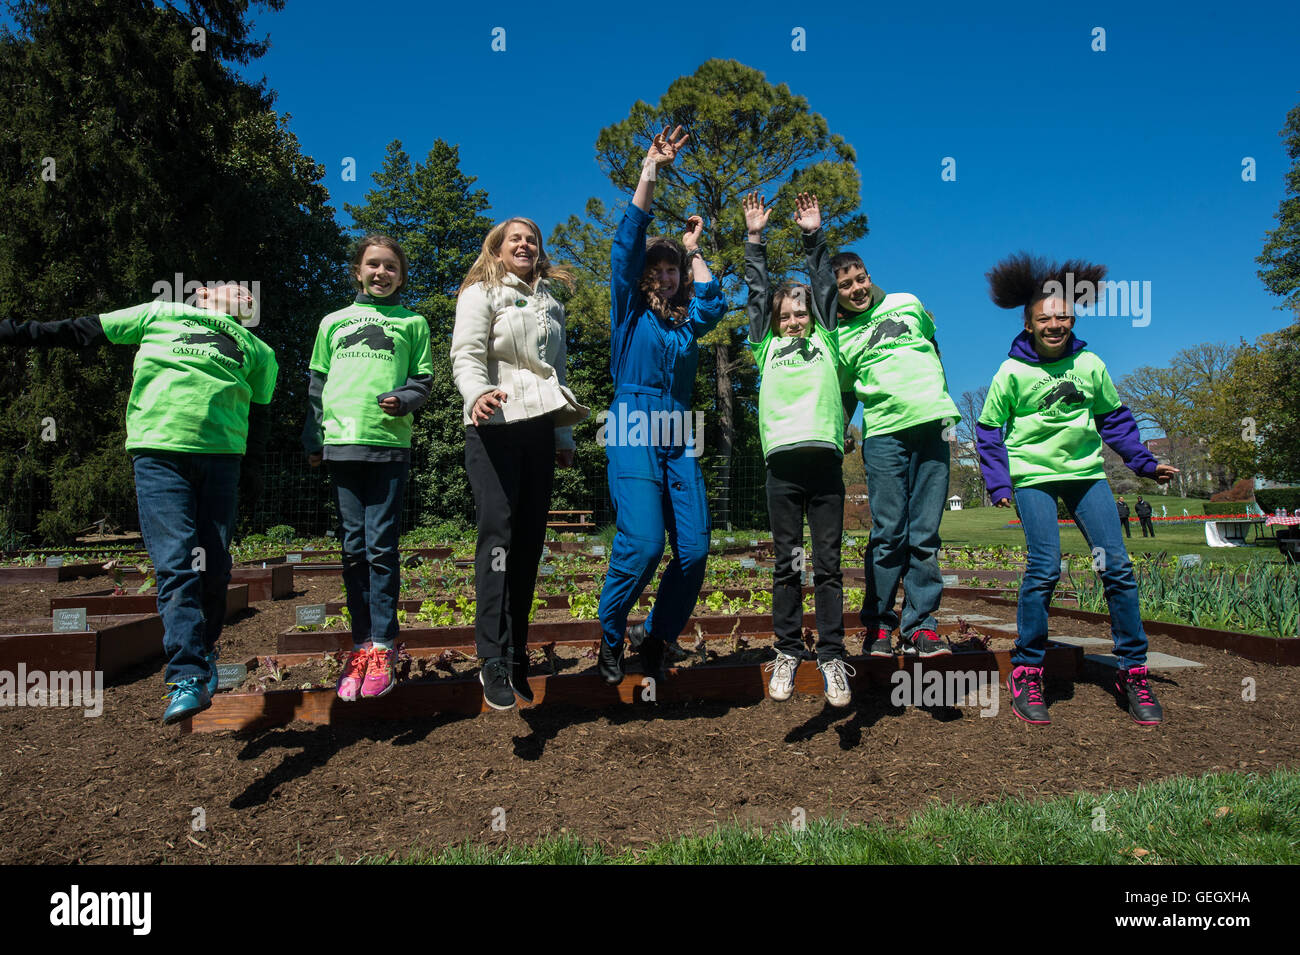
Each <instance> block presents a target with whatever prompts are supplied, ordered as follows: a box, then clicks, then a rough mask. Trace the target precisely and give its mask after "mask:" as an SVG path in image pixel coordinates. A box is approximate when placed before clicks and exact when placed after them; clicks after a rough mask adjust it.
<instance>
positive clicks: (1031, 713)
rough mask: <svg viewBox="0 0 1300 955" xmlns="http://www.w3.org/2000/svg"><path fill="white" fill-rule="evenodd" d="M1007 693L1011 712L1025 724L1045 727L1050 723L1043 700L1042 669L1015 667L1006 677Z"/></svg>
mask: <svg viewBox="0 0 1300 955" xmlns="http://www.w3.org/2000/svg"><path fill="white" fill-rule="evenodd" d="M1007 692H1008V693H1010V694H1011V712H1012V713H1015V714H1016V716H1018V717H1020V718H1021V719H1022V720H1024V721H1025V722H1026V723H1032V724H1033V725H1035V726H1047V725H1048V724H1049V723H1051V722H1052V721H1051V720H1050V719H1049V718H1048V716H1047V703H1046V702H1045V700H1044V698H1043V668H1042V667H1016V668H1015V669H1014V670H1012V671H1011V675H1010V676H1008V677H1007Z"/></svg>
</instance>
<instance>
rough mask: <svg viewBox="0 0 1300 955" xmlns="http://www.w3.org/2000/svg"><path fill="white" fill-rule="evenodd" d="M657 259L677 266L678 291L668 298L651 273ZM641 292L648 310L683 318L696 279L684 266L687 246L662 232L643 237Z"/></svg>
mask: <svg viewBox="0 0 1300 955" xmlns="http://www.w3.org/2000/svg"><path fill="white" fill-rule="evenodd" d="M660 262H671V263H672V264H673V265H676V266H677V292H676V294H675V295H673V297H672V298H671V299H665V298H664V297H663V295H661V294H660V292H659V283H658V282H657V281H656V280H655V277H654V271H653V269H654V267H655V266H656V265H658V264H659V263H660ZM641 294H642V295H644V296H645V300H646V304H647V305H648V306H649V307H650V311H652V312H654V313H655V314H656V315H658V316H659V317H660V318H671V319H673V320H675V321H679V322H680V321H682V320H683V319H684V318H686V314H687V312H688V311H689V309H690V304H691V298H692V297H693V296H694V295H695V279H694V277H693V276H692V273H691V272H690V270H689V269H687V268H686V247H685V246H683V245H682V244H681V243H680V242H678V241H677V240H676V239H670V238H668V237H667V236H663V235H656V236H651V237H650V238H648V239H646V242H645V270H644V271H643V272H642V273H641Z"/></svg>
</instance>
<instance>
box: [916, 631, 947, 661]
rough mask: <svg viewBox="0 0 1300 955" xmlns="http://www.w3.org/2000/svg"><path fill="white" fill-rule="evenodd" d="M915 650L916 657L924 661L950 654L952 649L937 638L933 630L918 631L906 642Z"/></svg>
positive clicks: (941, 639)
mask: <svg viewBox="0 0 1300 955" xmlns="http://www.w3.org/2000/svg"><path fill="white" fill-rule="evenodd" d="M907 642H908V643H910V644H911V645H912V647H913V649H915V650H916V655H917V656H919V657H921V659H925V658H926V657H942V656H946V655H947V654H950V653H952V647H950V646H948V641H947V640H945V639H944V638H943V637H941V636H939V635H938V634H937V633H935V632H934V631H933V630H918V631H916V633H914V634H912V636H911V637H910V638H909V639H908V640H907Z"/></svg>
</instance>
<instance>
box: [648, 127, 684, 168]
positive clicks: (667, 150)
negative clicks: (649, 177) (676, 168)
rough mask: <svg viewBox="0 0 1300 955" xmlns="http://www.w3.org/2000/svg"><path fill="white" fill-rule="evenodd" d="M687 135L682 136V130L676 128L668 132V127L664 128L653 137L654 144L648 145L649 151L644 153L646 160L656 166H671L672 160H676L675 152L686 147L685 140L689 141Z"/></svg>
mask: <svg viewBox="0 0 1300 955" xmlns="http://www.w3.org/2000/svg"><path fill="white" fill-rule="evenodd" d="M690 138H691V137H690V136H689V135H683V134H682V128H681V127H680V126H678V127H677V128H676V129H674V130H673V131H672V133H669V132H668V127H667V126H665V127H664V131H663V132H662V133H658V134H656V135H655V138H654V142H652V143H651V144H650V149H649V150H648V151H647V152H646V160H647V161H648V162H652V163H654V164H655V165H656V166H671V165H672V164H673V160H674V159H676V158H677V151H678V150H680V149H681V148H682V147H683V146H685V145H686V140H688V139H690Z"/></svg>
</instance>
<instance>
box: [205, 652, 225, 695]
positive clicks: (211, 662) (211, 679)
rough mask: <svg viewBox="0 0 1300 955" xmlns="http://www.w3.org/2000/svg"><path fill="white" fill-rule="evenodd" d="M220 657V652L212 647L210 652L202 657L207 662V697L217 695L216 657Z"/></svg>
mask: <svg viewBox="0 0 1300 955" xmlns="http://www.w3.org/2000/svg"><path fill="white" fill-rule="evenodd" d="M220 655H221V650H220V649H219V648H217V647H213V648H212V652H211V653H209V654H207V655H206V656H205V657H204V659H205V660H207V661H208V696H216V695H217V683H218V680H217V657H219V656H220Z"/></svg>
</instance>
